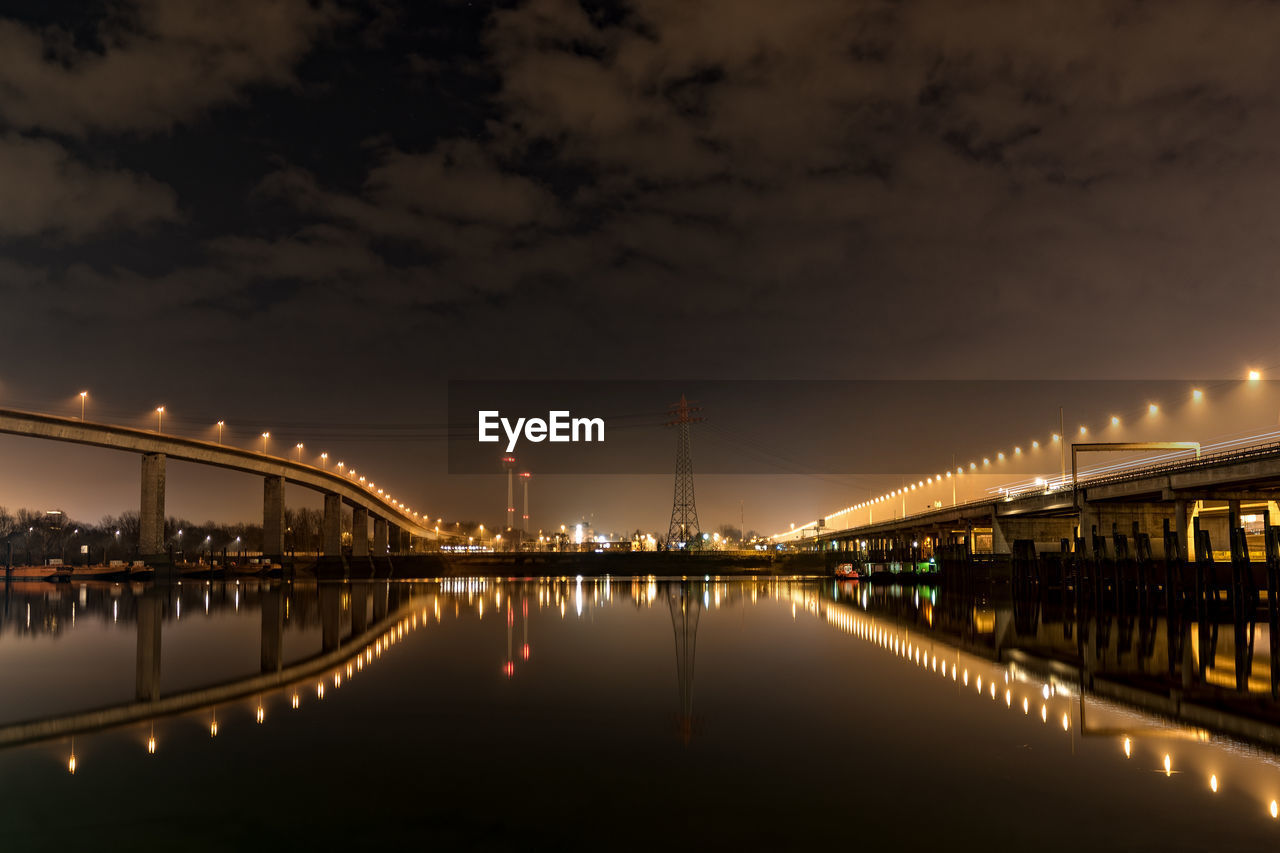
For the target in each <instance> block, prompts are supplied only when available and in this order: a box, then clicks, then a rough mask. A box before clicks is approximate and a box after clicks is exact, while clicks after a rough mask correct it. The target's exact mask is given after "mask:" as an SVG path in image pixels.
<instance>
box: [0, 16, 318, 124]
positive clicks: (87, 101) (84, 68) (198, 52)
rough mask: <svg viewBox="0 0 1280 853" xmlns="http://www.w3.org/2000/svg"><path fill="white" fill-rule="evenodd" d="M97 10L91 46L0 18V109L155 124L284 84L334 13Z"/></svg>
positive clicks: (47, 119)
mask: <svg viewBox="0 0 1280 853" xmlns="http://www.w3.org/2000/svg"><path fill="white" fill-rule="evenodd" d="M115 11H116V12H117V14H114V15H111V16H108V17H107V18H105V19H104V20H103V21H102V23H101V25H100V27H99V28H98V29H97V32H96V33H95V36H96V37H95V39H94V42H95V43H94V44H93V45H92V46H81V45H78V44H76V43H75V42H74V40H73V39H72V37H71V35H70V34H69V33H68V32H67V31H66V30H65V29H64V28H62V27H60V26H58V25H57V24H50V25H48V26H44V27H39V28H37V27H32V26H26V25H23V24H21V23H18V22H15V21H6V20H3V19H0V115H2V116H3V117H4V121H5V122H6V123H7V124H8V125H9V126H10V127H15V128H20V129H26V130H31V129H38V130H44V131H57V132H61V133H69V134H83V133H86V132H88V131H91V130H98V131H107V132H121V131H162V130H166V129H169V128H171V127H173V126H174V125H175V124H178V123H180V122H184V121H191V120H194V119H197V118H199V117H201V116H203V115H204V114H205V112H206V111H207V110H208V109H209V108H210V107H213V106H217V105H220V104H225V103H228V102H232V101H236V100H238V99H241V98H242V97H244V92H245V89H246V88H247V87H250V86H255V85H263V84H273V85H287V84H289V83H292V82H293V80H294V77H293V69H294V65H295V63H296V62H297V61H298V60H299V59H300V58H301V57H302V56H303V55H304V54H305V53H306V52H307V51H308V50H309V49H310V48H311V46H312V44H313V42H314V39H315V38H316V36H317V34H318V33H320V32H321V31H322V30H324V28H325V27H327V26H328V25H330V24H332V23H333V21H334V18H335V15H336V10H335V8H334V7H333V6H332V5H330V4H313V3H309V2H307V0H230V2H227V0H139V2H134V3H130V4H128V5H122V6H120V7H118V8H117V9H116V10H115Z"/></svg>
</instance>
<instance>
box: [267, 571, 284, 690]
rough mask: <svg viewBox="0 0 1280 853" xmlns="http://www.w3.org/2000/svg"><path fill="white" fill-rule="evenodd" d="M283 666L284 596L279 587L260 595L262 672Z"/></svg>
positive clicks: (277, 669)
mask: <svg viewBox="0 0 1280 853" xmlns="http://www.w3.org/2000/svg"><path fill="white" fill-rule="evenodd" d="M283 666H284V595H283V593H282V592H281V590H280V588H279V587H274V588H272V589H268V590H266V591H265V592H263V594H262V671H263V672H279V671H280V669H281V668H282V667H283Z"/></svg>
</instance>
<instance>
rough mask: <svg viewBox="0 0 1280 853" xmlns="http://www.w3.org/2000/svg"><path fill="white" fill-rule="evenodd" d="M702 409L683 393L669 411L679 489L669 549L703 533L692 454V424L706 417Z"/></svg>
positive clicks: (673, 502) (669, 533)
mask: <svg viewBox="0 0 1280 853" xmlns="http://www.w3.org/2000/svg"><path fill="white" fill-rule="evenodd" d="M699 411H701V410H700V409H699V408H698V407H697V406H690V405H689V401H688V400H686V399H685V398H684V395H683V394H681V395H680V402H679V403H677V404H676V405H674V406H672V407H671V409H670V410H669V411H668V412H667V414H668V415H669V416H670V417H671V420H669V421H667V424H666V425H667V426H673V427H675V428H676V488H675V499H674V500H673V501H672V503H671V526H670V528H668V530H667V547H668V548H672V547H683V546H684V544H685V543H687V542H689V541H691V540H693V539H696V538H697V537H698V534H699V533H700V531H699V529H698V508H697V506H696V505H695V504H694V500H693V460H692V458H691V457H690V455H689V424H694V423H698V422H699V421H701V420H702V418H700V417H696V416H695V415H696V413H697V412H699Z"/></svg>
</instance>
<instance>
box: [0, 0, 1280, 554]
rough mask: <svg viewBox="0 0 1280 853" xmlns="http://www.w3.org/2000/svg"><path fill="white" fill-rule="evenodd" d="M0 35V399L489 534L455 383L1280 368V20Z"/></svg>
mask: <svg viewBox="0 0 1280 853" xmlns="http://www.w3.org/2000/svg"><path fill="white" fill-rule="evenodd" d="M4 8H5V11H4V13H3V16H2V17H0V282H2V283H3V284H2V286H3V294H4V297H5V299H4V302H3V305H2V306H0V312H2V313H0V316H2V317H3V341H4V347H5V353H6V358H5V361H4V366H3V369H2V370H0V405H4V406H11V407H15V408H26V409H35V410H41V411H54V412H60V413H64V414H78V402H77V398H76V394H77V393H78V392H79V391H81V390H84V389H88V390H89V391H90V395H91V396H90V398H89V416H90V418H91V419H95V418H96V419H101V420H107V421H112V422H119V423H130V424H137V425H152V423H153V420H152V417H153V416H152V415H151V414H150V413H152V412H153V410H154V408H155V406H157V405H160V404H163V405H165V406H166V411H167V412H168V414H167V415H166V423H165V425H166V429H171V430H172V431H175V432H179V433H181V434H188V435H203V436H211V435H212V433H211V429H210V428H211V425H212V424H213V423H214V422H215V421H216V420H218V419H224V420H226V421H227V422H228V424H229V425H230V428H231V433H230V435H229V440H233V441H236V442H238V443H242V444H245V445H250V444H252V443H253V438H254V437H255V436H256V435H257V434H258V433H259V432H260V431H261V430H263V429H270V430H272V433H273V436H274V437H276V439H277V441H278V446H277V448H276V449H277V450H279V451H280V452H283V449H284V448H286V447H292V445H293V444H294V443H295V442H297V441H303V442H305V443H306V445H307V451H308V453H311V452H319V451H320V450H321V449H324V450H327V451H328V452H329V453H330V454H331V456H333V457H334V458H338V457H342V456H346V457H347V458H349V459H350V460H352V463H353V464H359V465H360V466H361V468H362V469H366V470H369V471H370V472H371V474H372V475H374V476H376V477H377V478H378V479H379V481H385V482H388V483H391V484H394V488H395V490H396V492H397V493H398V494H399V495H403V496H404V497H406V498H408V499H410V501H411V503H413V504H414V505H415V506H421V507H423V508H424V509H427V510H428V511H429V512H431V513H432V514H439V515H444V516H447V517H455V518H457V517H463V518H473V519H477V520H483V521H496V520H498V519H499V518H500V517H501V513H502V511H503V509H504V503H505V499H504V496H503V495H502V494H501V491H502V490H501V486H500V483H499V481H498V479H497V478H496V477H494V478H484V477H468V478H463V477H449V476H448V475H447V474H446V473H445V468H446V466H445V447H444V441H443V436H444V434H445V433H446V432H447V429H446V427H445V425H446V424H447V422H448V421H449V418H450V415H449V413H448V412H447V410H446V405H445V403H446V399H445V398H446V394H445V389H446V385H445V383H446V381H447V380H449V379H578V378H581V379H587V378H590V379H623V378H626V379H664V380H666V379H675V380H678V379H686V378H687V379H691V380H692V379H760V378H769V379H788V378H806V379H811V378H821V379H852V378H859V379H863V378H917V379H919V378H926V379H944V378H946V379H975V378H1023V379H1036V378H1097V379H1102V378H1139V379H1144V378H1151V379H1157V378H1159V379H1181V378H1192V377H1238V376H1239V375H1240V374H1241V372H1242V370H1243V369H1244V368H1245V367H1246V366H1250V367H1255V366H1256V367H1260V368H1262V369H1263V370H1266V369H1267V368H1269V367H1271V366H1273V365H1277V364H1280V347H1278V346H1277V345H1276V344H1275V343H1274V329H1275V317H1276V316H1277V312H1276V309H1277V307H1278V305H1277V303H1278V302H1280V296H1277V295H1276V294H1277V289H1276V287H1275V284H1274V275H1275V269H1276V268H1277V260H1280V251H1278V250H1277V248H1276V245H1277V244H1276V240H1275V239H1274V234H1275V233H1276V232H1277V229H1278V226H1280V205H1277V204H1276V203H1275V201H1274V200H1275V198H1276V197H1277V195H1278V194H1280V193H1278V191H1280V159H1278V157H1277V145H1276V140H1277V139H1280V108H1278V106H1280V105H1278V104H1277V94H1276V93H1277V91H1280V89H1278V88H1277V85H1276V83H1277V80H1280V53H1278V52H1277V51H1276V50H1275V44H1276V38H1277V35H1280V6H1277V5H1275V4H1271V3H1263V2H1221V3H1212V4H1211V3H1205V2H1198V0H1194V1H1193V0H1187V2H1177V0H1162V2H1158V3H1154V2H1137V0H1133V2H1118V0H1117V2H1087V1H1086V0H1082V2H1072V3H1060V2H1023V3H996V2H970V3H956V2H954V0H901V2H858V1H857V0H830V2H826V0H812V2H810V0H794V2H785V3H784V2H777V0H699V2H690V0H661V2H645V3H639V2H638V3H621V2H616V3H614V2H581V3H580V2H570V1H569V0H533V2H526V3H510V4H491V3H481V2H474V3H466V2H449V0H437V2H430V3H409V2H404V3H397V2H392V0H370V2H364V3H358V2H326V3H309V2H305V0H141V1H140V2H128V1H127V0H117V1H116V2H107V3H98V2H70V0H68V2H51V1H50V2H45V0H41V1H40V2H35V0H31V2H12V0H11V1H10V2H8V3H6V4H5V6H4ZM671 402H673V401H672V400H668V399H661V400H653V401H637V402H636V406H637V408H636V411H639V412H648V411H653V412H655V413H661V412H662V411H663V410H664V409H665V408H666V406H667V405H668V404H669V403H671ZM1140 403H1141V401H1135V405H1138V404H1140ZM1056 414H1057V413H1056V410H1054V411H1052V412H1048V411H1038V412H1034V413H1031V414H1030V416H1029V418H1030V420H1029V424H1033V425H1034V426H1035V428H1036V429H1039V428H1040V427H1041V426H1043V427H1045V428H1048V427H1049V426H1051V425H1052V422H1053V421H1054V420H1055V419H1056ZM708 415H709V416H712V417H713V413H708ZM786 420H787V413H786V412H785V411H779V410H762V411H761V412H760V413H759V416H758V420H757V421H756V422H754V423H752V424H750V425H749V426H750V430H751V432H752V434H753V435H755V436H757V437H760V438H761V440H766V441H767V440H768V437H769V436H770V435H771V433H772V432H773V431H774V430H775V428H780V425H781V424H783V423H785V422H786ZM736 426H737V427H740V428H745V427H744V425H736ZM1031 428H1032V427H1031V425H1028V426H1027V427H1026V429H1028V430H1029V429H1031ZM912 429H913V430H919V431H918V432H915V433H912V434H911V440H912V441H915V442H917V443H920V444H921V445H922V446H923V447H925V448H926V449H927V450H929V451H930V452H932V451H934V450H936V452H937V454H938V455H939V456H940V457H942V460H943V461H945V459H946V458H947V457H948V456H949V455H950V454H951V453H952V452H954V451H955V448H952V447H949V446H947V445H946V444H945V443H944V442H943V441H942V440H941V439H939V438H937V436H931V434H930V433H928V431H927V430H928V429H929V424H928V422H927V421H925V422H922V423H921V424H920V425H919V426H918V427H913V428H912ZM1019 429H1020V430H1021V429H1022V427H1019ZM1022 434H1024V433H1023V432H1020V431H1016V430H1015V431H1014V435H1013V437H1012V438H1011V439H1010V440H1015V439H1017V438H1018V437H1019V436H1021V435H1022ZM696 440H697V439H696V437H695V442H696ZM695 450H696V444H695ZM794 450H795V459H796V466H797V467H796V470H797V471H799V470H801V468H804V470H812V469H813V467H814V466H815V465H817V466H818V467H820V464H819V463H815V462H814V460H812V459H805V458H803V457H804V454H803V453H802V452H801V450H800V449H794ZM788 452H790V451H788ZM0 458H4V459H6V460H7V461H6V463H5V465H6V467H7V468H8V473H7V474H6V476H4V477H3V478H0V503H2V504H4V505H7V506H10V507H11V508H16V507H18V506H41V505H49V506H53V505H58V506H62V507H63V508H65V509H67V510H68V511H70V512H72V513H73V514H74V515H79V516H81V517H85V518H89V519H93V518H96V517H97V516H98V515H100V514H102V513H106V512H119V511H120V510H122V509H127V508H130V507H133V506H135V504H136V500H137V488H138V487H137V460H136V459H135V458H132V457H126V456H116V455H112V454H103V453H97V452H91V451H84V450H75V451H71V452H69V451H67V450H66V449H65V448H56V447H49V446H45V445H43V444H39V445H38V444H37V443H35V442H30V441H19V440H14V439H5V440H0ZM926 464H929V463H926ZM170 480H171V484H170V500H169V511H170V513H172V514H178V515H186V516H189V517H194V518H201V517H212V518H219V519H223V518H226V519H231V518H249V519H252V518H254V517H255V514H256V513H257V512H258V506H259V505H258V503H257V502H258V501H259V500H260V495H261V486H260V484H258V483H257V482H254V481H252V480H250V479H248V478H243V477H234V476H232V475H224V474H216V475H215V474H203V473H201V472H198V471H193V470H188V469H184V468H182V467H181V466H174V467H173V470H172V471H171V477H170ZM853 482H854V481H852V480H850V481H848V484H844V485H842V484H840V483H835V484H833V483H832V482H829V481H822V483H821V485H820V488H819V487H817V486H815V485H814V481H813V480H812V478H805V477H798V478H782V479H780V480H775V481H764V480H744V479H738V480H730V479H725V480H720V479H712V478H708V480H706V481H704V482H703V483H702V484H700V489H701V491H700V507H701V508H702V509H703V515H704V519H703V524H704V527H708V528H712V527H713V526H714V525H716V524H718V523H735V524H736V523H737V519H738V503H739V500H743V501H744V502H746V503H747V505H748V506H749V507H750V510H749V511H748V515H749V516H750V517H748V518H747V526H748V527H759V528H760V529H762V530H766V531H772V530H773V529H777V528H780V527H781V526H783V524H784V523H785V522H787V521H791V520H800V519H803V518H812V517H813V515H815V514H817V513H819V512H822V511H829V510H830V509H834V508H836V507H837V506H841V505H843V504H844V503H847V502H853V500H855V499H857V498H859V497H860V496H864V495H865V492H862V491H858V490H853V491H852V493H850V494H848V495H847V497H845V496H844V493H845V492H848V491H849V490H850V489H852V483H853ZM537 488H540V489H541V490H542V491H541V492H539V493H538V494H540V495H541V496H542V497H543V500H544V503H543V504H541V505H540V506H539V507H538V511H535V513H534V515H535V525H538V524H540V523H546V524H551V523H553V522H556V523H558V522H560V521H564V520H568V519H569V518H570V517H571V516H573V517H581V516H583V515H587V514H589V513H596V519H597V520H598V521H599V522H600V523H602V524H604V525H606V526H609V525H612V526H615V527H617V528H619V529H621V528H635V527H637V526H640V527H646V528H654V529H663V528H665V525H666V518H667V515H668V514H669V511H670V480H669V477H667V478H663V477H658V476H655V477H651V478H644V479H640V478H637V479H633V480H625V481H617V480H613V481H605V480H603V479H601V480H600V481H599V482H597V481H594V480H582V481H575V482H569V481H564V482H560V483H554V482H552V479H551V478H547V479H544V480H541V481H539V485H538V487H537ZM861 488H862V486H859V489H861ZM868 488H870V487H868ZM294 499H295V496H294V495H293V494H292V493H291V500H294ZM304 501H305V502H314V498H313V497H305V496H303V495H302V494H298V495H297V496H296V502H298V503H302V502H304ZM539 512H541V519H539Z"/></svg>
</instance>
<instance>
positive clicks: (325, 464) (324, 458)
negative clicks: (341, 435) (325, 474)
mask: <svg viewBox="0 0 1280 853" xmlns="http://www.w3.org/2000/svg"><path fill="white" fill-rule="evenodd" d="M320 467H321V468H323V469H325V470H328V469H329V454H328V453H321V454H320Z"/></svg>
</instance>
